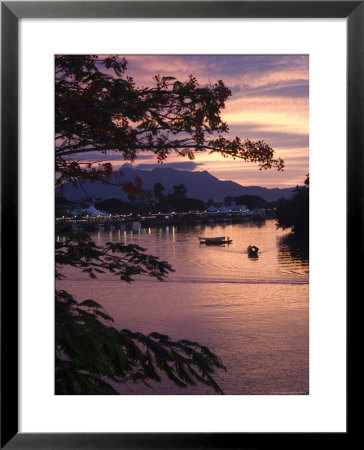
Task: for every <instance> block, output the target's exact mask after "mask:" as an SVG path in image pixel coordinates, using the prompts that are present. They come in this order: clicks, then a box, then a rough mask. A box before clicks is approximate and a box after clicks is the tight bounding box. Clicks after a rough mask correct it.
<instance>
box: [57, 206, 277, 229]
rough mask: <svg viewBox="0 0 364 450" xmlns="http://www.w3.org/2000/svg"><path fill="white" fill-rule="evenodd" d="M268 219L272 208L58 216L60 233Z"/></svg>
mask: <svg viewBox="0 0 364 450" xmlns="http://www.w3.org/2000/svg"><path fill="white" fill-rule="evenodd" d="M266 218H273V213H272V212H271V211H269V210H268V211H265V210H264V211H263V212H260V214H254V215H246V214H241V213H234V212H229V213H221V212H220V213H219V212H214V213H178V214H176V213H171V214H169V213H166V214H162V213H159V214H153V215H149V216H136V217H135V216H131V215H130V216H121V215H114V216H112V215H109V216H107V215H105V216H101V215H100V216H86V217H84V216H83V217H73V218H71V217H61V218H56V233H63V232H70V231H85V232H93V231H114V230H122V231H125V230H135V231H137V230H139V229H141V228H156V227H164V226H193V225H211V226H213V225H215V224H216V225H218V224H219V225H221V224H235V223H245V222H250V221H253V222H264V221H265V219H266Z"/></svg>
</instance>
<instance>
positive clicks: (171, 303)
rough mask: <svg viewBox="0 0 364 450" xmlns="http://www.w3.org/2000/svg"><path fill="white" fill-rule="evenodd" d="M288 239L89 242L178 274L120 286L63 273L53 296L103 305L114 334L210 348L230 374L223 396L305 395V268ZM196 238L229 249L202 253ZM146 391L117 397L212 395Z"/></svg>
mask: <svg viewBox="0 0 364 450" xmlns="http://www.w3.org/2000/svg"><path fill="white" fill-rule="evenodd" d="M286 235H287V232H283V231H277V230H276V227H275V222H274V220H267V221H266V222H264V223H263V224H258V223H256V222H248V223H245V224H226V225H225V226H221V225H216V226H204V225H201V226H195V227H191V228H181V229H179V228H176V227H168V226H165V227H163V228H159V229H141V230H139V232H137V233H132V232H123V231H113V232H99V233H94V234H92V238H93V239H94V240H95V241H96V242H97V243H98V244H100V245H102V244H103V243H105V242H107V241H112V242H123V243H126V244H129V243H134V244H138V245H140V246H142V247H144V248H146V249H147V251H148V253H150V254H152V255H155V256H158V257H159V258H161V259H163V260H166V261H168V262H169V263H170V264H171V265H172V266H173V268H174V269H175V272H174V273H171V274H170V275H169V276H168V279H167V280H166V281H164V282H159V281H155V280H152V279H150V278H143V279H138V280H137V281H135V282H133V283H131V284H127V283H125V282H121V281H119V280H118V279H116V278H115V277H113V276H112V275H111V274H110V275H107V276H103V277H101V278H98V279H96V280H90V279H89V278H86V276H85V275H84V274H81V275H80V274H79V272H77V273H76V272H75V271H70V272H68V273H67V276H68V278H67V279H66V280H64V281H57V287H59V288H62V289H67V290H69V291H70V292H71V293H72V294H74V295H75V297H76V299H77V300H79V301H80V300H83V299H86V298H92V299H94V300H96V301H98V302H99V303H101V304H102V305H103V306H104V308H105V309H106V310H107V312H108V313H109V314H110V315H111V316H112V317H113V318H114V320H115V324H114V326H115V327H116V328H120V329H122V328H128V329H131V330H133V331H140V332H143V333H151V332H153V331H158V332H160V333H162V334H167V335H169V336H170V337H171V338H173V339H183V338H184V339H189V340H192V341H197V342H199V343H200V344H201V345H206V346H208V347H209V348H210V349H211V350H212V351H214V352H215V353H216V354H217V355H218V356H219V357H220V358H221V359H222V362H223V363H224V365H225V366H226V368H227V372H223V371H218V372H217V373H216V377H215V378H216V380H217V382H218V383H219V385H220V386H221V388H222V389H223V391H224V392H225V394H233V395H249V394H252V395H254V394H264V395H271V394H308V392H309V386H308V383H309V323H308V320H309V309H308V304H309V302H308V301H309V299H308V294H309V265H308V258H307V257H306V256H305V255H304V254H303V253H301V252H300V249H298V250H297V249H292V247H291V244H290V243H289V241H288V243H287V241H285V240H284V236H286ZM198 236H209V237H213V236H226V237H227V236H228V237H229V239H232V244H231V245H226V246H221V247H220V246H205V245H200V244H199V241H198ZM249 244H251V245H256V246H258V247H259V249H260V251H261V253H260V256H259V258H257V259H251V258H248V256H247V253H246V248H247V246H248V245H249ZM152 385H153V388H152V389H151V388H148V387H146V386H144V385H141V384H131V383H129V384H123V385H121V386H117V389H118V391H119V392H120V393H122V394H143V395H148V394H152V395H155V394H173V395H181V394H188V395H190V394H214V391H213V390H212V389H211V388H209V387H206V386H199V385H197V386H193V387H190V388H187V389H181V388H178V387H175V386H174V385H173V384H171V382H169V381H168V380H164V381H162V382H161V383H153V384H152Z"/></svg>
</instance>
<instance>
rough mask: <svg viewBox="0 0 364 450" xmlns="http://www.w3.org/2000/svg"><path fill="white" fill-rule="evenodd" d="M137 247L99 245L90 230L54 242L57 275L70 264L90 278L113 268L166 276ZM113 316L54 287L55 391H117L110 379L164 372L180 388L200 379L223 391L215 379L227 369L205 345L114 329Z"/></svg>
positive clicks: (155, 377) (125, 274) (164, 268)
mask: <svg viewBox="0 0 364 450" xmlns="http://www.w3.org/2000/svg"><path fill="white" fill-rule="evenodd" d="M144 252H145V250H144V249H143V248H141V247H139V246H137V245H123V244H120V243H118V244H113V243H111V242H108V243H106V247H105V248H99V247H98V246H97V245H96V244H95V243H94V242H93V241H92V240H91V239H90V238H89V236H87V235H86V234H79V235H75V236H72V237H70V238H69V239H67V240H65V241H64V242H62V243H60V242H57V243H56V277H57V278H59V279H60V278H63V274H62V268H63V267H64V266H66V265H70V266H72V267H75V268H78V269H80V270H82V271H83V272H85V273H87V274H88V275H89V276H90V277H91V278H96V276H97V275H98V274H102V273H105V272H109V273H112V274H114V275H115V276H117V277H118V278H120V279H121V280H123V281H126V282H131V281H132V280H133V279H134V277H135V276H138V275H148V276H151V277H154V278H157V279H158V280H162V279H163V278H164V277H165V276H166V275H167V273H168V272H170V271H171V270H172V268H171V266H170V265H169V264H168V263H166V262H164V261H160V260H159V259H158V258H156V257H154V256H150V255H147V254H145V253H144ZM112 323H113V319H112V318H111V317H110V316H109V315H108V314H107V312H106V311H105V310H104V309H103V308H102V306H101V305H100V304H98V303H97V302H95V301H94V300H91V299H87V300H85V301H83V302H81V303H79V302H77V301H76V300H75V299H74V297H73V296H72V295H71V294H69V293H68V292H67V291H65V290H56V380H55V381H56V394H116V393H117V391H116V390H115V389H114V388H113V387H112V383H113V382H116V383H119V382H126V381H133V382H137V381H141V382H143V383H144V384H146V385H148V381H160V380H161V374H165V375H166V376H167V377H168V378H169V379H170V380H171V381H172V382H174V384H176V385H177V386H179V387H187V386H188V385H194V384H196V382H199V383H203V384H206V385H208V386H211V387H212V388H213V389H214V390H215V391H216V392H219V393H222V391H221V389H220V387H219V386H218V385H217V383H216V382H215V381H214V379H213V378H212V375H213V373H214V371H215V369H225V367H224V366H223V364H222V362H221V361H220V359H219V358H218V357H217V356H216V355H214V353H212V352H211V351H210V350H209V349H208V348H207V347H204V346H201V345H199V344H198V343H196V342H190V341H187V340H179V341H173V340H171V339H170V338H169V337H168V336H165V335H162V334H159V333H156V332H154V333H151V334H149V335H144V334H142V333H133V332H131V331H130V330H117V329H116V328H114V327H112V326H111V324H112Z"/></svg>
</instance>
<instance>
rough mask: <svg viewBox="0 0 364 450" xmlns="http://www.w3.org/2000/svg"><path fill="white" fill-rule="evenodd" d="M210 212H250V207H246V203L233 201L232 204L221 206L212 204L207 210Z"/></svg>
mask: <svg viewBox="0 0 364 450" xmlns="http://www.w3.org/2000/svg"><path fill="white" fill-rule="evenodd" d="M206 211H208V212H219V211H220V212H233V211H235V212H244V213H246V212H248V211H249V209H248V208H247V207H246V205H237V204H236V203H235V202H231V205H229V206H226V205H221V206H214V205H210V206H209V207H208V208H207V210H206Z"/></svg>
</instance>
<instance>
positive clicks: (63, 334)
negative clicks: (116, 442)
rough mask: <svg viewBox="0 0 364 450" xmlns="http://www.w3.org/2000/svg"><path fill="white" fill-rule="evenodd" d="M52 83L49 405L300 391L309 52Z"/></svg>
mask: <svg viewBox="0 0 364 450" xmlns="http://www.w3.org/2000/svg"><path fill="white" fill-rule="evenodd" d="M54 71H55V72H54V89H55V117H54V124H55V174H54V180H55V191H54V192H55V211H54V212H55V392H54V394H56V395H221V394H225V395H309V393H310V391H309V369H310V368H309V55H308V54H224V55H222V54H200V55H198V54H193V55H191V54H170V55H165V54H163V55H159V54H155V55H153V54H144V55H143V54H123V55H114V54H110V55H106V54H94V55H91V54H56V55H55V63H54Z"/></svg>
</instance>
